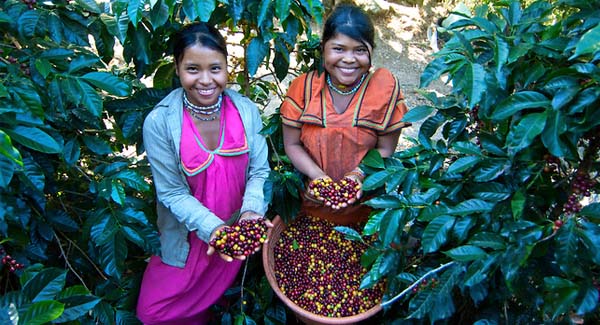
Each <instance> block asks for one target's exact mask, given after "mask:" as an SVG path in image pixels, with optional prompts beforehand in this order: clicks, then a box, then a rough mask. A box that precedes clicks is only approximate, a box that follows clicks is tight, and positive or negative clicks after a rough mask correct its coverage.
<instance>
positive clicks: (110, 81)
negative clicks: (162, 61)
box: [81, 1, 143, 97]
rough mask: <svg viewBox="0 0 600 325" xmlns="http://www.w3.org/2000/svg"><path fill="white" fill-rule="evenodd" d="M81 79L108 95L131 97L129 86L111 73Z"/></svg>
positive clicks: (87, 75)
mask: <svg viewBox="0 0 600 325" xmlns="http://www.w3.org/2000/svg"><path fill="white" fill-rule="evenodd" d="M142 5H143V1H142ZM81 78H82V79H83V80H85V81H87V82H89V83H91V84H92V85H94V86H96V87H98V88H100V89H102V90H104V91H106V92H108V93H110V94H113V95H116V96H121V97H124V96H129V95H131V84H129V83H128V82H126V81H125V80H123V79H121V78H119V77H116V76H114V75H113V74H111V73H108V72H99V71H95V72H89V73H86V74H85V75H83V76H81Z"/></svg>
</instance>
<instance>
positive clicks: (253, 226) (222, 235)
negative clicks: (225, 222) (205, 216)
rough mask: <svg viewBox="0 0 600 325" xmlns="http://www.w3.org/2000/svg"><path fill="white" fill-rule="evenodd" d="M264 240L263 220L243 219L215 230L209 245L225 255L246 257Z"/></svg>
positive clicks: (265, 235) (265, 236)
mask: <svg viewBox="0 0 600 325" xmlns="http://www.w3.org/2000/svg"><path fill="white" fill-rule="evenodd" d="M266 240H267V224H266V223H265V220H264V219H262V218H260V219H244V220H241V221H240V222H238V223H235V224H233V225H232V226H230V227H229V226H226V227H224V228H223V229H220V230H217V232H216V233H215V237H214V238H213V239H212V240H211V241H210V245H211V246H213V247H215V249H216V250H217V251H218V252H220V253H223V254H225V255H229V256H242V255H243V256H248V255H250V254H252V253H254V251H255V250H256V248H258V247H260V246H261V245H262V244H263V243H264V242H265V241H266Z"/></svg>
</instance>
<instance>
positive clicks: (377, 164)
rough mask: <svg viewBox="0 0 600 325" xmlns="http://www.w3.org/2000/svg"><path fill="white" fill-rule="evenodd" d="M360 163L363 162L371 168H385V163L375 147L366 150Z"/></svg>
mask: <svg viewBox="0 0 600 325" xmlns="http://www.w3.org/2000/svg"><path fill="white" fill-rule="evenodd" d="M362 163H363V164H365V166H368V167H372V168H378V169H381V168H385V163H384V161H383V158H382V157H381V154H380V153H379V151H378V150H375V149H371V150H369V151H368V152H367V155H366V156H365V157H364V158H363V160H362Z"/></svg>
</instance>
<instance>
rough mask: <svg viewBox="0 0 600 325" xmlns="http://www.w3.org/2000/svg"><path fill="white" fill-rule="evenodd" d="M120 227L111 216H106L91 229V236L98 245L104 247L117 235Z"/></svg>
mask: <svg viewBox="0 0 600 325" xmlns="http://www.w3.org/2000/svg"><path fill="white" fill-rule="evenodd" d="M117 231H118V226H117V224H116V221H115V220H114V218H113V217H112V216H111V215H110V214H104V215H102V216H101V217H100V219H99V220H97V221H96V224H94V225H93V226H92V228H91V229H90V236H91V237H92V241H93V242H94V243H95V244H96V245H104V244H106V243H107V242H109V241H110V240H111V238H112V237H114V235H115V234H116V233H117Z"/></svg>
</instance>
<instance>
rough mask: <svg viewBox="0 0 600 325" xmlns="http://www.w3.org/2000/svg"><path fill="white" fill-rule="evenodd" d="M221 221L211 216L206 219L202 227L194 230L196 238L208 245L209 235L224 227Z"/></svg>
mask: <svg viewBox="0 0 600 325" xmlns="http://www.w3.org/2000/svg"><path fill="white" fill-rule="evenodd" d="M224 224H225V223H224V222H223V220H221V219H219V218H217V217H216V216H213V217H211V218H206V220H205V221H204V222H203V223H202V226H201V227H199V228H198V230H196V235H197V236H198V238H200V239H201V240H203V241H204V242H206V243H208V242H209V241H210V235H211V234H212V233H213V231H215V229H217V228H218V227H220V226H222V225H224Z"/></svg>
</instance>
